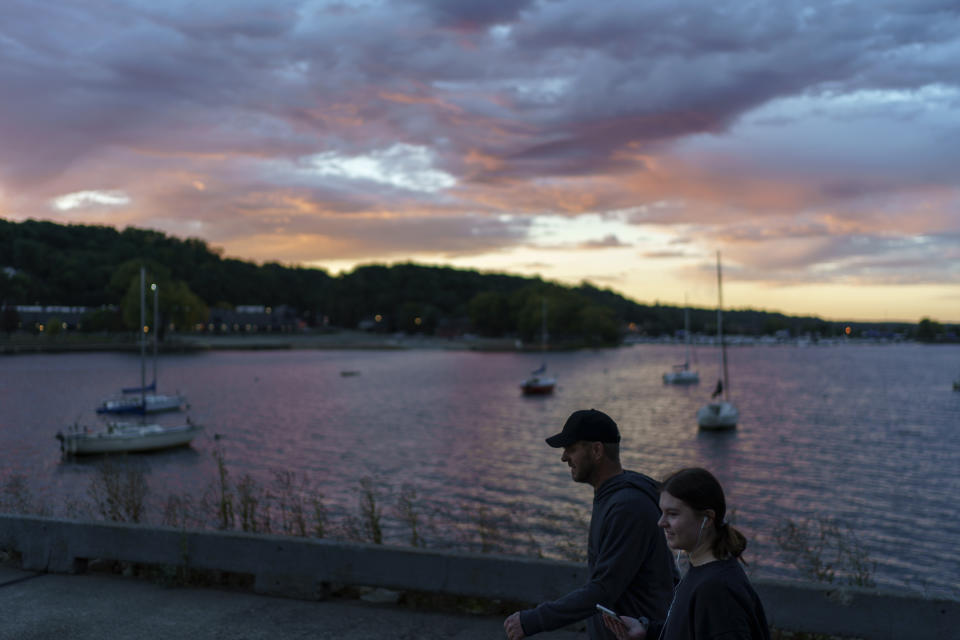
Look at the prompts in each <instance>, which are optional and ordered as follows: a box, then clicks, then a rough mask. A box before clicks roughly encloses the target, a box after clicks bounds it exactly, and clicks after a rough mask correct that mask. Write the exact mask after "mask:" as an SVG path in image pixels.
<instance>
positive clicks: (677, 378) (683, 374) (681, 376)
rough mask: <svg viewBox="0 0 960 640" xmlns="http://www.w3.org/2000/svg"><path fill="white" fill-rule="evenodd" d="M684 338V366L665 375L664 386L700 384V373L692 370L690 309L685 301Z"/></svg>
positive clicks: (674, 368)
mask: <svg viewBox="0 0 960 640" xmlns="http://www.w3.org/2000/svg"><path fill="white" fill-rule="evenodd" d="M683 338H684V343H685V344H686V357H685V358H684V360H683V364H675V365H673V371H669V372H667V373H665V374H663V383H664V384H698V383H699V382H700V373H699V372H698V371H694V370H691V369H690V308H689V307H687V306H686V300H684V310H683Z"/></svg>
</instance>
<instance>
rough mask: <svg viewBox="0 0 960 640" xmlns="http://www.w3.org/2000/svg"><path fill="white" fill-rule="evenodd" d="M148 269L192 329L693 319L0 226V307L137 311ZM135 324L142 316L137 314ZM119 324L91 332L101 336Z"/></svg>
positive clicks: (771, 318) (439, 270) (707, 315)
mask: <svg viewBox="0 0 960 640" xmlns="http://www.w3.org/2000/svg"><path fill="white" fill-rule="evenodd" d="M141 265H142V266H145V267H146V269H147V271H148V272H149V274H150V278H151V281H152V282H157V283H159V285H160V291H161V296H162V301H161V305H160V306H161V309H163V313H164V316H165V320H166V321H167V322H172V323H174V324H177V325H178V326H184V327H186V326H192V324H193V323H195V322H202V321H203V320H204V319H205V317H206V315H207V314H208V313H209V309H210V308H212V307H222V308H232V307H234V306H236V305H251V304H257V305H268V306H273V307H276V306H279V305H289V306H291V307H293V308H295V309H296V310H297V313H298V315H299V317H300V318H301V319H302V320H303V321H304V323H305V324H306V325H308V326H316V325H320V324H327V325H329V326H333V327H346V328H354V327H356V326H358V324H359V323H360V322H361V321H362V320H364V319H365V318H369V317H373V316H377V315H379V316H380V317H381V318H382V319H383V321H382V322H381V323H380V324H379V325H378V326H379V327H381V328H382V330H385V331H408V332H421V331H422V332H428V333H432V332H434V331H436V330H437V329H438V328H441V327H446V328H449V327H457V328H458V329H459V330H469V331H472V332H476V333H480V334H483V335H490V336H501V335H517V336H519V337H522V338H524V339H527V340H530V339H534V338H535V337H536V336H538V335H539V330H540V321H541V309H542V306H543V304H544V301H546V305H547V309H548V314H547V318H548V332H549V334H550V336H551V340H552V341H560V342H563V341H576V342H587V343H611V342H615V341H617V340H618V339H619V337H620V335H621V333H622V331H623V329H624V327H628V326H630V325H632V326H633V328H634V329H635V330H637V331H638V332H640V333H645V334H648V335H661V334H664V333H673V332H674V331H676V330H678V329H681V328H682V327H683V309H682V308H678V307H668V306H660V305H654V306H649V305H642V304H639V303H637V302H635V301H632V300H629V299H627V298H624V297H623V296H621V295H619V294H617V293H615V292H613V291H610V290H604V289H597V288H595V287H593V286H590V285H586V284H584V285H581V286H579V287H567V286H562V285H559V284H556V283H551V282H545V281H543V280H540V279H537V278H524V277H519V276H511V275H504V274H486V273H479V272H476V271H469V270H461V269H452V268H448V267H432V266H422V265H416V264H399V265H393V266H383V265H368V266H361V267H358V268H356V269H355V270H354V271H352V272H350V273H346V274H342V275H337V276H331V275H330V274H328V273H327V272H325V271H323V270H320V269H308V268H302V267H294V266H284V265H281V264H277V263H266V264H263V265H257V264H254V263H251V262H246V261H243V260H236V259H232V258H225V257H224V256H223V255H222V251H220V250H219V249H215V248H211V247H209V246H208V245H207V244H206V243H205V242H204V241H202V240H198V239H195V238H189V239H186V240H181V239H178V238H174V237H170V236H167V235H165V234H163V233H160V232H157V231H150V230H145V229H134V228H127V229H124V230H122V231H119V230H117V229H114V228H112V227H105V226H87V225H69V226H66V225H58V224H55V223H51V222H39V221H33V220H28V221H25V222H19V223H17V222H10V221H7V220H2V219H0V306H7V307H9V306H12V305H70V306H86V307H103V306H107V305H115V306H119V307H121V308H122V307H124V306H126V307H127V308H129V307H131V306H135V305H136V304H137V303H136V300H137V282H138V280H137V274H138V273H139V269H140V267H141ZM127 316H128V319H127V322H126V323H127V324H130V323H131V322H132V319H133V318H134V317H135V314H132V313H128V314H127ZM715 322H716V316H715V312H714V310H713V309H693V310H692V312H691V324H692V327H691V328H692V329H693V331H695V332H708V333H709V332H713V331H714V330H715V324H714V323H715ZM724 324H725V326H726V328H727V330H728V331H729V332H730V333H743V334H751V335H758V334H772V333H773V332H775V331H778V330H782V329H789V330H791V332H793V334H794V335H797V334H801V333H807V332H817V333H820V334H821V335H824V336H826V335H836V334H838V333H839V331H841V330H842V326H841V324H840V323H829V322H825V321H823V320H820V319H818V318H796V317H788V316H785V315H782V314H776V313H766V312H762V311H753V310H731V311H728V312H726V313H725V314H724ZM105 325H110V323H109V322H107V323H104V322H91V323H87V326H88V327H97V328H102V327H103V326H105Z"/></svg>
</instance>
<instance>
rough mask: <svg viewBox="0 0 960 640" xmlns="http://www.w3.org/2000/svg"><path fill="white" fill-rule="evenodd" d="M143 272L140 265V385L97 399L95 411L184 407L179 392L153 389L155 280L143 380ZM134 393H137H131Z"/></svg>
mask: <svg viewBox="0 0 960 640" xmlns="http://www.w3.org/2000/svg"><path fill="white" fill-rule="evenodd" d="M145 284H146V273H145V270H144V268H143V267H140V328H141V330H140V385H139V386H137V387H124V388H123V393H124V394H127V395H123V396H120V397H117V398H109V399H107V400H104V401H103V402H101V403H100V406H99V407H97V413H139V414H146V413H158V412H161V411H179V410H180V409H182V408H183V407H184V405H185V404H186V402H187V399H186V398H185V397H184V396H182V395H181V394H180V393H175V394H169V393H157V392H156V389H157V339H158V338H157V336H158V334H159V331H158V329H159V320H160V311H159V288H158V287H157V285H156V284H153V285H151V288H152V289H153V381H152V382H151V383H150V384H149V385H148V384H147V383H146V360H147V353H146V339H145V335H144V331H143V328H144V327H145V326H146V318H145V314H146V289H145ZM134 394H138V395H134Z"/></svg>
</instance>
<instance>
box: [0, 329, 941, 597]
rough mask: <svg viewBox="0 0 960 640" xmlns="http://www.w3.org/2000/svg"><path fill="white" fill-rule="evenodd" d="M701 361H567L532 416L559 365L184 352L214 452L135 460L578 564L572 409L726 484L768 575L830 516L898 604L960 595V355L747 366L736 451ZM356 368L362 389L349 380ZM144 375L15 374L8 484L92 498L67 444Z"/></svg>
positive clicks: (30, 359) (710, 355) (818, 352)
mask: <svg viewBox="0 0 960 640" xmlns="http://www.w3.org/2000/svg"><path fill="white" fill-rule="evenodd" d="M696 356H697V359H698V362H697V363H696V366H697V368H698V369H699V370H700V373H701V379H702V380H703V382H702V383H701V384H700V385H698V386H693V387H686V388H684V387H668V386H664V385H663V384H662V382H661V378H660V376H661V374H662V373H663V372H664V371H667V370H669V368H670V366H671V365H672V364H673V363H674V362H677V361H680V360H682V358H683V347H682V346H659V345H658V346H653V345H637V346H634V347H630V348H622V349H616V350H603V351H593V352H587V351H584V352H575V353H551V354H548V356H547V361H548V365H549V367H550V370H551V371H552V372H553V373H554V374H555V375H556V376H557V378H558V381H559V386H558V389H557V392H556V394H555V395H554V396H552V397H547V398H525V397H522V396H521V395H520V393H519V389H518V383H519V381H520V380H521V379H522V378H523V376H524V374H525V373H526V372H527V371H528V370H530V369H533V368H535V367H536V366H538V365H539V362H540V358H539V356H537V355H532V354H518V353H475V352H456V351H432V350H419V351H234V352H213V353H203V354H189V355H168V356H163V357H162V359H161V363H160V387H161V389H162V390H174V389H179V390H180V391H182V392H184V393H186V394H187V395H188V397H189V399H190V403H191V408H190V411H189V415H190V416H191V418H193V419H194V420H195V421H197V422H201V423H202V424H205V425H206V426H207V434H205V436H204V437H202V438H201V439H199V440H197V441H195V442H194V444H193V446H192V447H191V448H188V449H180V450H174V451H168V452H162V453H155V454H149V455H141V456H137V457H136V458H137V463H138V464H146V465H147V467H148V469H149V471H148V473H149V483H150V488H151V495H152V499H154V500H157V501H158V502H162V501H163V500H164V499H165V497H166V496H167V495H168V494H170V493H190V494H191V495H193V496H194V497H196V498H200V496H202V494H203V493H204V491H205V490H206V489H207V488H209V487H210V485H211V483H212V481H213V479H214V477H215V462H214V459H213V456H212V455H211V454H212V452H213V451H214V448H215V446H220V447H222V450H223V452H224V454H225V456H226V461H227V465H228V468H229V470H230V474H231V477H232V478H234V479H238V478H240V477H241V476H242V475H244V474H250V475H251V476H252V477H253V478H254V479H256V480H257V481H259V482H260V483H262V484H263V485H265V486H266V485H270V484H271V483H272V482H273V481H274V474H275V472H277V471H280V470H289V471H293V472H295V473H296V474H297V477H298V478H300V479H302V480H303V481H306V482H309V483H310V484H311V485H312V486H314V487H316V488H317V490H318V491H320V492H322V494H323V496H324V499H325V501H326V502H327V505H328V508H329V510H330V512H331V516H332V518H336V517H337V516H338V515H343V514H346V513H355V512H356V504H357V499H358V496H359V480H360V479H361V478H363V477H370V478H372V479H373V481H374V484H375V486H376V487H377V490H378V493H379V495H380V497H381V501H382V504H383V505H384V512H385V517H386V519H387V520H388V523H387V524H388V528H387V538H388V541H390V542H396V543H398V544H402V543H404V542H405V539H404V529H403V527H402V526H401V525H400V524H399V522H398V521H397V519H396V518H393V519H392V520H391V514H392V513H393V511H392V510H393V509H394V504H395V503H396V499H397V496H398V495H399V493H400V490H401V487H402V486H403V485H405V484H409V485H411V486H412V487H413V488H414V489H415V490H416V491H417V494H418V507H419V508H420V509H421V511H422V513H424V514H425V518H426V521H425V523H424V524H423V527H424V530H425V532H426V533H427V534H428V536H430V535H431V531H433V534H432V535H434V540H433V542H434V544H435V545H437V546H442V545H444V544H452V542H451V541H452V540H454V538H455V537H456V536H454V535H450V532H451V531H454V530H455V529H456V527H457V526H460V525H462V524H463V521H464V520H465V519H470V518H474V519H476V518H477V514H482V516H483V517H484V518H489V519H493V520H495V521H496V522H497V523H498V524H497V529H498V531H499V533H500V534H501V535H503V536H505V537H506V538H507V539H508V540H511V541H513V542H514V543H515V546H516V548H524V547H525V546H526V547H528V548H529V546H530V545H531V542H530V541H531V539H535V540H536V544H537V546H538V547H539V548H540V549H541V550H542V552H543V553H544V554H545V555H546V556H548V557H560V551H559V549H561V548H562V547H563V546H564V545H569V544H571V542H572V543H573V544H574V545H575V546H582V545H583V544H584V543H585V542H584V540H585V529H584V528H583V523H584V522H585V520H586V519H588V518H589V508H590V498H591V493H592V490H591V489H590V488H589V487H586V486H583V485H576V484H574V483H572V482H571V480H570V476H569V472H568V470H567V467H566V465H565V464H563V463H561V462H560V460H559V451H557V450H554V449H550V448H549V447H547V446H546V445H545V443H544V442H543V439H544V438H545V437H546V436H549V435H552V434H553V433H555V432H556V431H558V430H559V428H560V427H561V426H562V424H563V420H564V419H565V418H566V416H567V415H568V414H569V413H570V412H571V411H573V410H575V409H580V408H588V407H596V408H598V409H602V410H604V411H606V412H607V413H609V414H610V415H611V416H613V417H614V419H615V420H617V422H618V423H619V424H620V427H621V431H622V433H623V458H624V463H625V466H627V467H628V468H632V469H635V470H638V471H643V472H645V473H648V474H650V475H652V476H654V477H661V476H663V475H664V474H665V473H667V472H669V471H670V470H672V469H674V468H677V467H680V466H688V465H701V466H706V467H708V468H710V469H711V470H713V471H714V472H715V473H716V474H717V476H718V477H719V478H720V481H721V482H722V483H723V485H724V487H725V489H726V491H727V496H728V497H727V499H728V504H729V508H730V509H732V510H734V511H735V520H736V523H737V526H738V527H740V528H741V529H742V530H743V531H744V532H745V533H746V534H747V535H748V538H750V541H751V542H750V545H751V546H750V551H752V553H751V554H750V558H751V560H752V564H753V566H754V568H755V571H756V575H758V576H767V577H781V578H792V577H796V574H795V573H794V572H793V570H792V569H790V568H789V567H787V566H785V564H784V563H783V562H782V559H781V558H780V557H779V556H778V555H777V553H776V546H775V544H774V542H773V539H772V537H773V536H772V533H773V529H774V527H775V526H776V525H777V524H778V522H781V521H782V520H783V519H784V518H787V517H790V518H794V519H803V518H808V517H820V516H824V517H832V518H838V519H840V520H841V521H842V522H844V523H846V524H847V525H849V526H850V527H851V528H852V529H853V530H854V531H855V533H856V535H857V536H858V537H859V538H860V540H861V541H862V543H863V544H864V546H865V547H866V549H867V550H868V551H869V553H870V555H871V558H872V559H873V560H875V561H876V562H877V568H876V572H875V577H876V580H877V582H878V584H880V585H881V586H890V587H896V588H906V589H909V590H911V591H920V592H925V593H928V594H933V595H939V596H944V595H945V596H947V597H952V598H960V578H958V576H960V554H958V553H957V548H958V542H960V518H958V517H957V515H956V514H957V496H958V495H960V465H958V464H957V461H958V459H960V393H955V392H953V391H952V390H951V386H950V385H951V381H952V380H953V379H955V378H956V377H957V376H958V374H960V349H957V348H951V347H926V346H921V345H895V346H881V345H876V346H866V345H862V346H838V347H812V348H797V347H789V346H782V347H741V348H734V349H731V350H730V377H731V384H730V386H731V390H732V393H733V398H734V400H735V402H736V403H737V404H738V406H739V408H740V413H741V424H740V426H739V428H738V429H737V430H736V431H735V432H733V433H726V434H717V433H702V432H700V431H699V430H698V429H697V426H696V422H695V419H694V415H695V413H696V410H697V408H698V407H699V406H700V405H701V404H702V403H703V402H704V401H705V400H706V399H707V398H708V396H709V393H710V391H711V389H712V386H713V381H714V380H715V375H714V372H715V371H716V364H715V363H716V357H717V354H716V350H715V349H712V348H700V349H697V351H696ZM346 370H349V371H356V372H358V375H355V376H350V377H343V376H341V375H340V373H341V371H346ZM148 375H149V374H148ZM138 378H139V361H138V359H137V358H136V357H135V356H132V355H126V354H67V355H26V356H12V357H5V358H0V407H2V408H0V460H2V464H3V466H2V474H3V475H9V474H12V473H21V474H24V475H26V476H27V477H28V478H29V480H30V485H31V488H32V490H33V491H34V493H35V494H37V495H38V496H40V497H41V498H42V499H43V500H44V501H46V502H48V503H49V504H51V505H53V506H54V509H55V511H57V512H61V513H62V511H63V507H62V506H60V505H64V504H67V503H68V502H69V501H70V500H75V499H78V498H82V497H83V496H84V495H85V493H86V488H87V486H88V484H89V481H90V478H91V477H92V476H93V474H94V471H95V464H96V463H95V462H91V461H64V460H62V459H61V457H60V453H59V449H58V444H57V442H56V441H55V440H54V439H53V436H54V434H55V433H56V432H57V430H59V429H61V428H63V427H64V426H65V425H68V424H71V423H73V422H75V421H79V422H81V423H91V424H92V423H94V422H95V421H96V418H95V417H94V411H93V408H94V407H95V405H96V404H97V402H98V401H99V400H100V399H102V398H103V397H104V396H106V395H109V394H110V393H111V392H112V391H113V390H115V389H118V388H119V387H121V386H124V385H129V384H132V383H134V382H136V380H137V379H138ZM181 419H182V416H177V415H172V416H170V415H167V416H164V417H163V418H161V420H162V421H178V420H181ZM214 434H217V435H219V436H220V439H219V440H218V441H215V440H214ZM158 509H159V507H158ZM156 520H157V521H158V520H159V518H157V519H156ZM428 529H429V530H428ZM438 532H446V534H444V533H438ZM463 535H465V534H463ZM463 535H461V539H462V537H463Z"/></svg>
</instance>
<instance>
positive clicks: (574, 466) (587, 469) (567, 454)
mask: <svg viewBox="0 0 960 640" xmlns="http://www.w3.org/2000/svg"><path fill="white" fill-rule="evenodd" d="M592 444H593V443H591V442H583V441H580V442H574V443H573V444H571V445H570V446H568V447H564V448H563V455H562V456H560V460H562V461H563V462H566V463H567V464H568V465H569V466H570V476H571V477H572V478H573V480H574V482H590V478H591V477H592V476H593V471H594V469H595V468H596V463H595V462H594V460H593V457H592V455H591V454H592V449H593V447H592Z"/></svg>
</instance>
